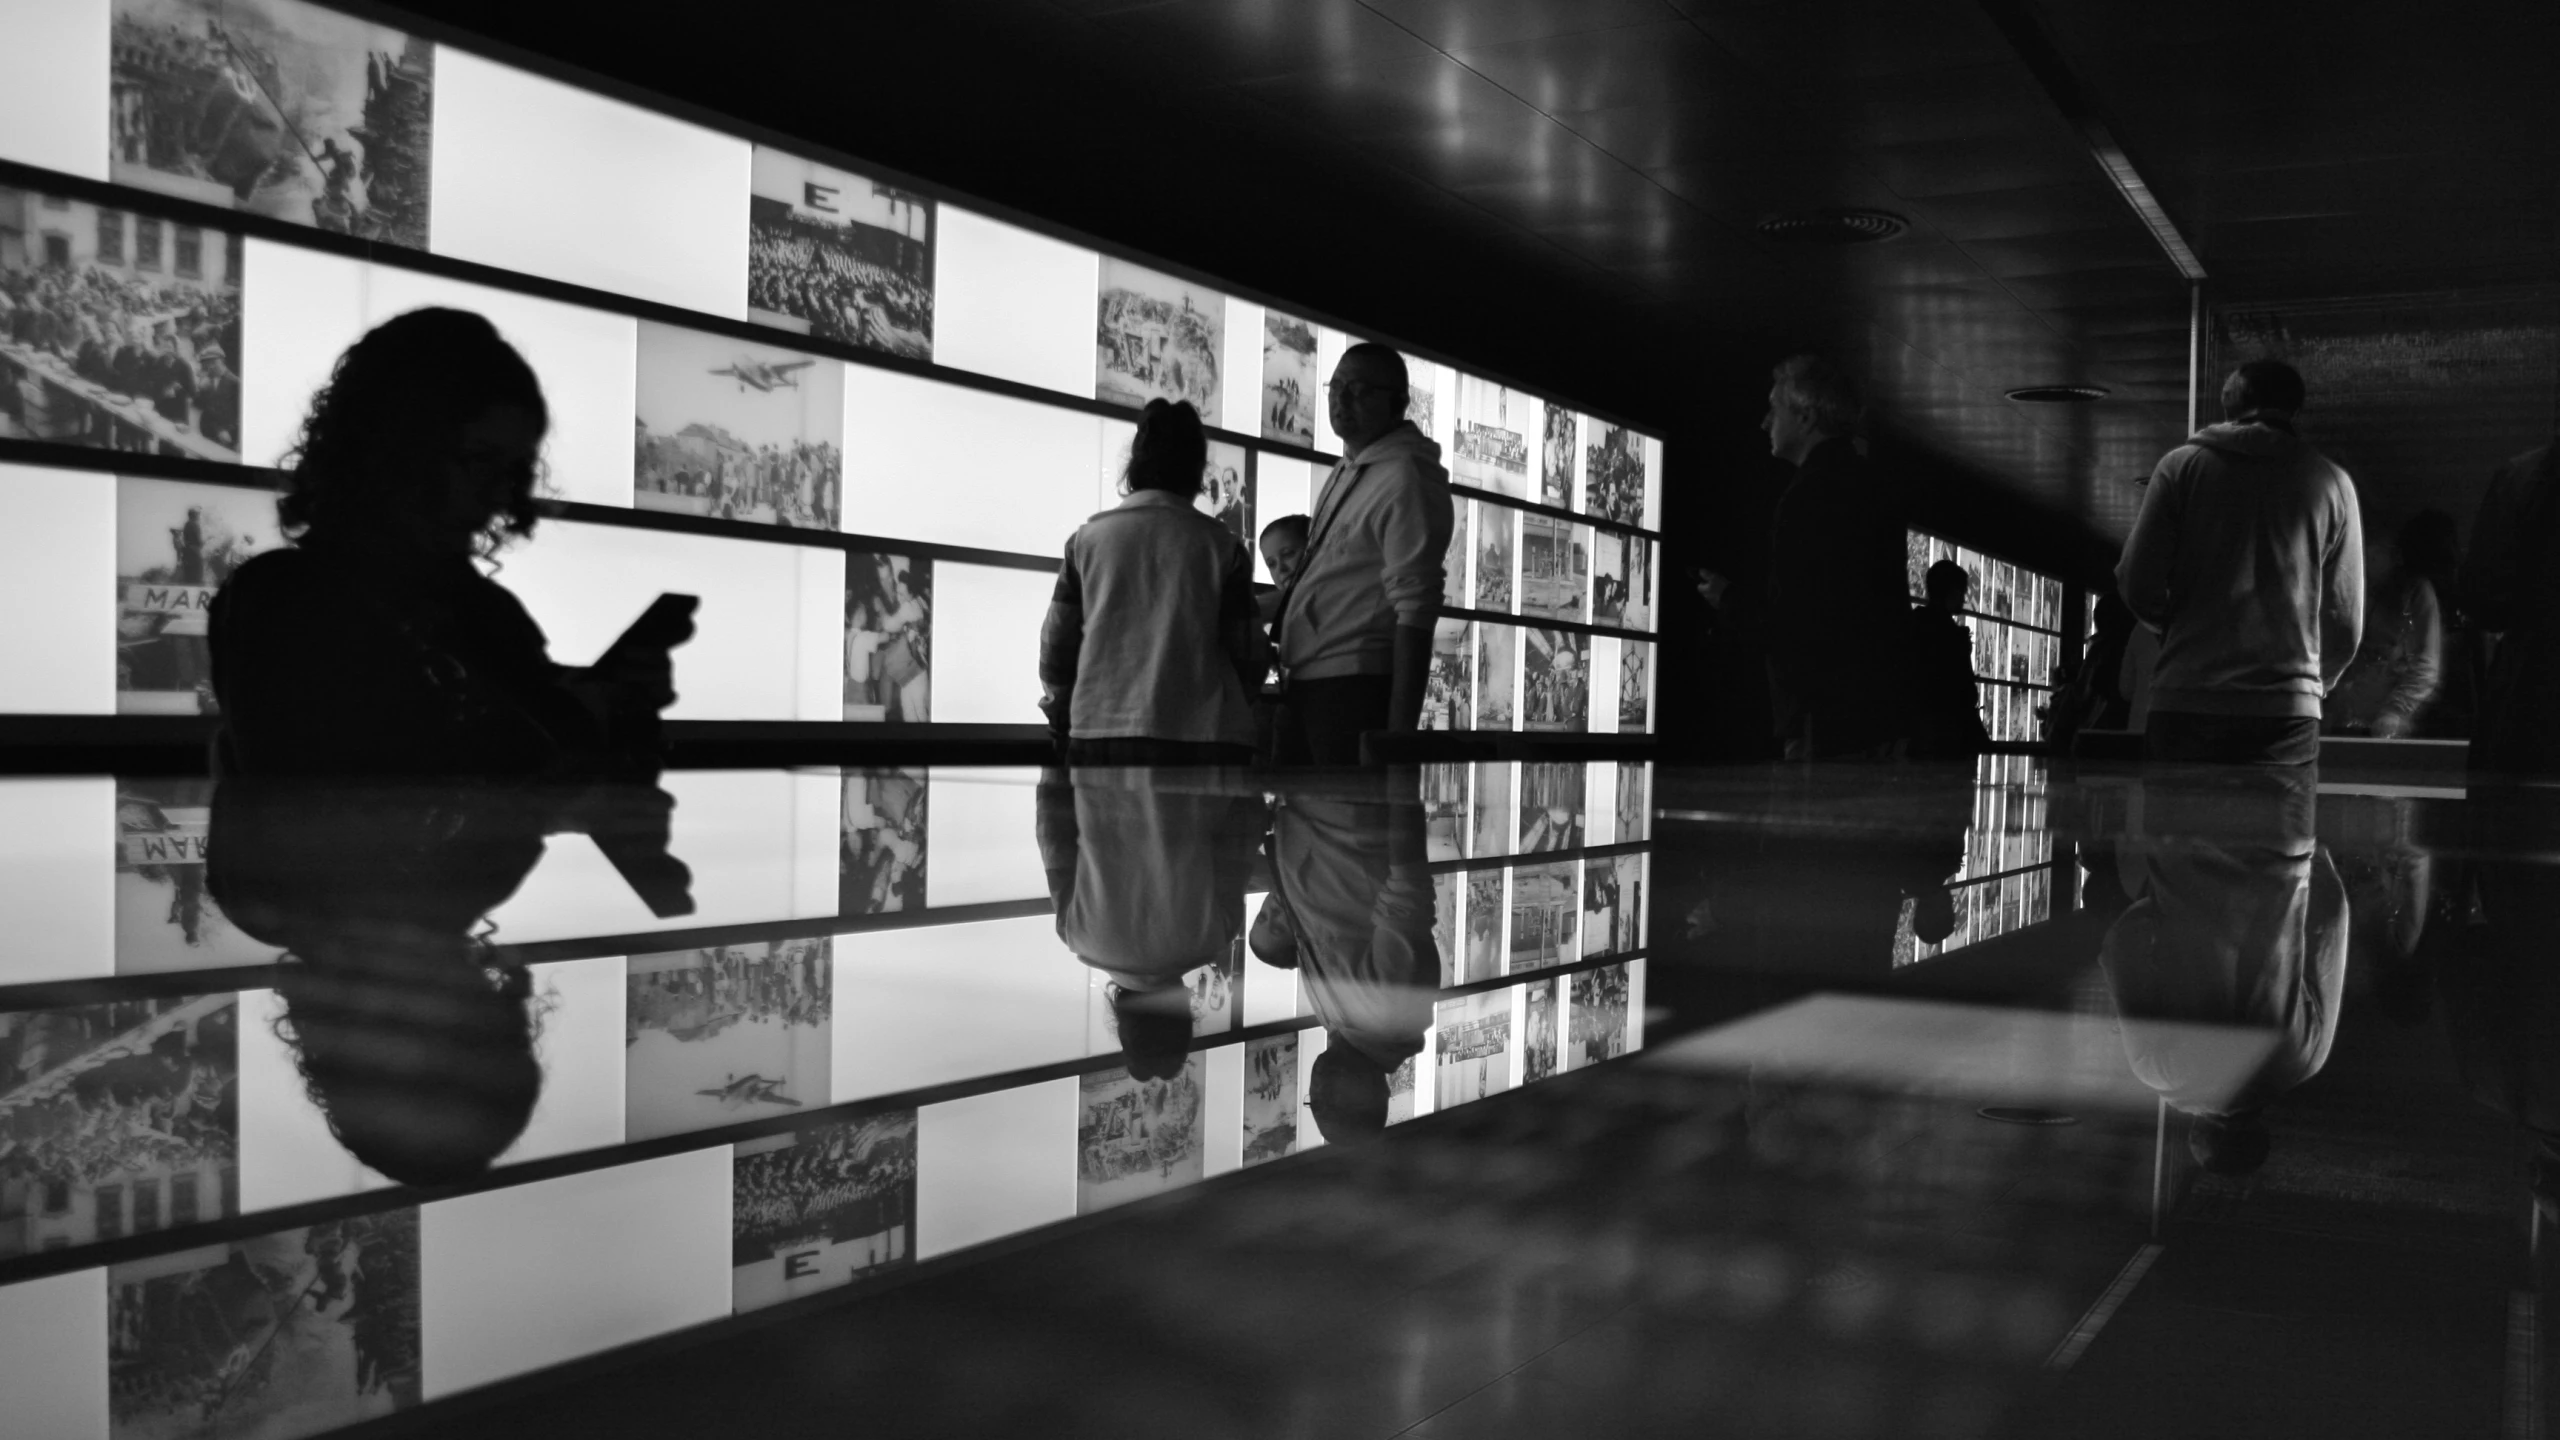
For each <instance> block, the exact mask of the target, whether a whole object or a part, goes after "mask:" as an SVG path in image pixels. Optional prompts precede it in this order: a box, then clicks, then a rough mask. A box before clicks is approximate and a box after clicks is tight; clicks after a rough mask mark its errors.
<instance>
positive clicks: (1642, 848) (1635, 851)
mask: <svg viewBox="0 0 2560 1440" xmlns="http://www.w3.org/2000/svg"><path fill="white" fill-rule="evenodd" d="M1523 763H1526V764H1532V765H1534V764H1538V763H1540V762H1538V761H1534V760H1532V761H1526V762H1523ZM1553 763H1562V764H1572V763H1574V762H1572V761H1562V762H1553ZM1652 848H1653V842H1652V841H1650V840H1629V841H1627V842H1625V843H1623V844H1619V845H1585V846H1582V847H1580V848H1578V849H1573V850H1527V851H1523V852H1521V853H1520V854H1517V855H1487V856H1484V857H1483V858H1481V859H1473V858H1470V859H1464V860H1434V861H1432V862H1431V863H1430V864H1429V865H1426V866H1424V867H1423V869H1424V871H1425V873H1427V874H1432V875H1458V874H1467V873H1471V872H1473V871H1477V870H1509V869H1511V868H1513V867H1515V866H1520V865H1561V864H1563V863H1565V862H1566V861H1568V860H1607V859H1610V858H1612V857H1614V856H1619V855H1641V854H1644V853H1645V852H1646V851H1648V850H1651V849H1652Z"/></svg>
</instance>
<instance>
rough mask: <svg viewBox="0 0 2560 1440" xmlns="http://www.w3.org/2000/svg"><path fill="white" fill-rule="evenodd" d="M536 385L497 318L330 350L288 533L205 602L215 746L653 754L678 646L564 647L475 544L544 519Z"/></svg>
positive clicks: (460, 756) (554, 760)
mask: <svg viewBox="0 0 2560 1440" xmlns="http://www.w3.org/2000/svg"><path fill="white" fill-rule="evenodd" d="M549 425H550V412H549V409H548V408H547V407H546V406H545V404H544V403H543V398H542V387H541V384H540V383H539V382H538V381H537V380H535V378H534V374H533V371H532V369H531V368H530V367H528V366H527V365H526V364H525V362H524V359H523V357H522V356H520V355H518V354H517V353H516V351H515V349H514V347H512V346H510V345H509V344H507V342H506V341H505V340H503V339H501V338H500V337H499V335H498V332H497V331H496V330H495V329H494V328H492V327H491V326H490V324H489V322H488V321H487V320H484V319H482V318H481V317H480V316H478V315H473V314H469V313H466V312H464V311H459V310H443V309H428V310H413V311H411V312H409V313H408V314H406V315H402V316H399V317H397V318H396V319H393V320H390V321H387V322H385V323H384V324H382V325H381V326H379V327H377V328H376V329H374V330H373V331H372V332H371V333H370V334H368V335H366V336H365V337H364V338H363V339H361V340H359V341H357V342H356V343H355V344H354V345H353V346H352V347H350V348H349V349H348V351H347V352H346V353H345V354H344V355H342V356H340V357H339V358H338V363H337V367H336V369H335V370H334V371H333V372H332V374H331V376H330V379H329V383H328V385H327V386H326V387H324V388H323V389H322V390H321V391H320V392H319V394H318V395H316V396H315V397H314V398H313V400H312V406H311V413H310V414H309V415H308V416H307V417H306V418H305V419H304V421H303V424H302V434H301V439H300V441H299V442H298V443H297V445H296V446H295V449H294V451H293V453H292V454H291V455H290V456H289V457H288V459H287V463H286V471H285V479H284V498H283V499H282V500H280V501H278V502H277V505H276V514H277V518H278V520H279V522H280V523H281V525H282V528H283V531H284V533H285V534H286V535H287V536H289V537H291V538H292V539H293V540H294V544H293V545H292V546H291V547H290V548H287V549H280V550H272V551H269V552H267V553H266V554H263V555H259V556H257V557H255V558H253V559H251V560H250V561H248V562H247V563H245V564H243V565H242V566H241V567H240V568H239V569H238V570H236V571H234V572H233V574H232V576H231V579H230V581H229V582H228V583H226V584H225V585H224V586H223V588H222V590H221V592H220V593H219V594H217V595H216V596H215V597H214V601H213V606H212V626H211V631H212V646H211V648H212V653H213V688H214V692H215V694H216V696H217V697H218V699H219V701H220V704H221V708H222V713H223V717H224V721H223V725H224V731H223V736H222V739H221V741H220V742H219V743H220V748H219V758H220V760H221V761H222V763H223V765H224V766H225V768H227V769H230V770H232V771H236V772H238V773H244V774H422V773H424V774H475V773H476V774H530V773H541V772H555V773H556V772H562V771H589V770H600V769H605V768H612V767H616V766H627V765H633V764H638V765H644V766H645V765H648V764H651V763H653V762H654V758H655V755H654V752H655V748H656V744H657V717H658V712H659V711H660V710H661V709H663V708H665V707H666V706H667V705H668V704H669V703H671V702H672V701H673V700H674V698H675V691H674V688H673V684H672V679H671V677H672V673H673V670H672V663H671V661H670V660H669V658H668V654H667V647H668V646H669V645H671V644H681V643H682V642H683V639H684V638H686V637H687V636H689V635H690V634H691V623H690V621H686V622H684V624H683V626H682V630H681V633H677V634H675V635H674V636H673V638H672V639H669V638H667V637H666V636H663V635H662V636H660V637H658V642H657V643H655V644H654V645H650V646H640V647H634V646H627V645H619V644H618V645H616V646H615V647H614V648H613V649H612V650H609V651H608V652H607V655H608V657H609V658H608V661H607V662H605V663H602V664H600V665H598V666H596V667H590V668H585V669H573V668H571V667H568V666H564V665H561V664H559V663H557V662H555V661H554V660H552V658H551V656H550V654H549V651H548V648H547V646H546V644H545V641H544V639H543V634H542V629H541V627H540V626H538V625H536V624H535V623H534V620H533V617H532V616H531V615H529V614H527V613H526V612H525V608H524V606H523V605H522V604H521V603H520V602H518V601H517V599H516V598H515V597H514V596H513V595H511V594H509V593H508V592H507V590H506V589H505V587H503V586H501V585H500V584H498V582H497V581H495V580H493V579H491V578H490V577H489V576H488V575H486V574H484V573H482V571H481V569H480V567H479V566H478V565H477V564H475V563H474V562H475V561H479V560H486V559H489V558H491V557H493V556H495V555H496V554H497V552H498V551H499V550H500V549H501V548H502V547H503V546H505V545H506V544H507V543H509V542H510V541H513V540H517V539H521V538H523V537H525V536H527V535H530V534H531V533H533V528H534V523H535V520H536V518H537V516H538V514H539V512H538V509H537V502H536V500H535V494H534V492H535V487H536V484H537V483H538V480H539V478H540V473H541V458H540V457H541V446H542V437H543V434H544V432H545V431H546V430H547V429H548V428H549Z"/></svg>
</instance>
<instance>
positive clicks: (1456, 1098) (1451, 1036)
mask: <svg viewBox="0 0 2560 1440" xmlns="http://www.w3.org/2000/svg"><path fill="white" fill-rule="evenodd" d="M1437 1031H1438V1041H1439V1057H1438V1058H1439V1063H1438V1064H1437V1065H1436V1066H1434V1067H1433V1069H1434V1072H1435V1075H1436V1078H1437V1083H1438V1090H1437V1093H1436V1094H1435V1095H1434V1096H1433V1101H1432V1103H1433V1106H1434V1108H1436V1109H1441V1110H1446V1109H1448V1108H1449V1107H1450V1106H1452V1105H1463V1104H1465V1103H1467V1102H1468V1101H1470V1100H1481V1099H1483V1098H1484V1097H1486V1096H1487V1095H1493V1094H1498V1093H1500V1092H1501V1091H1504V1090H1508V1089H1510V1088H1511V992H1510V991H1509V990H1488V991H1485V992H1484V993H1483V994H1480V995H1461V996H1459V997H1458V998H1457V999H1455V1000H1443V1001H1441V1002H1440V1009H1439V1023H1438V1026H1437Z"/></svg>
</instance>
